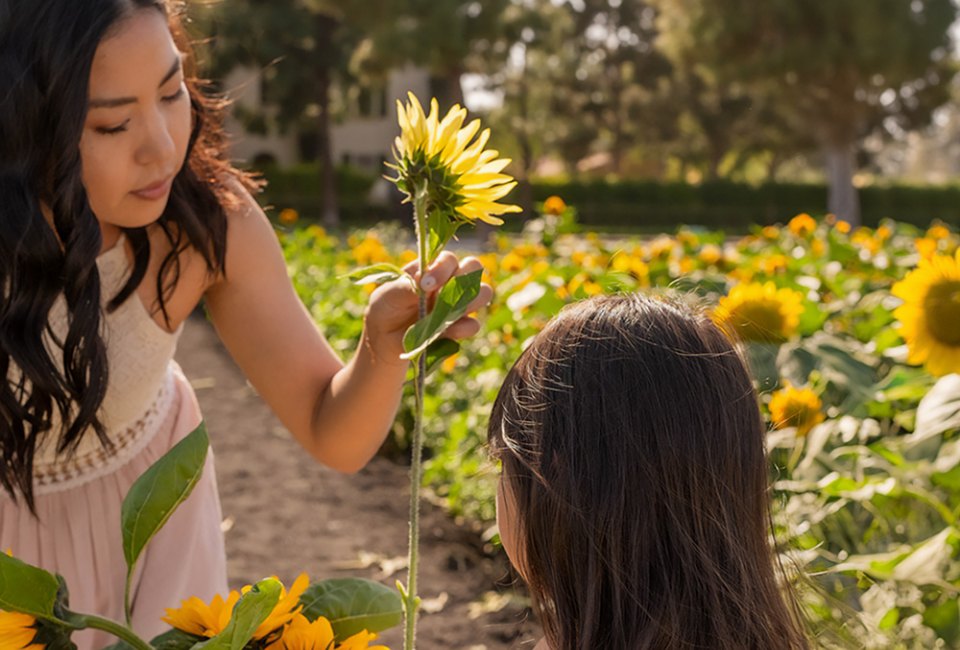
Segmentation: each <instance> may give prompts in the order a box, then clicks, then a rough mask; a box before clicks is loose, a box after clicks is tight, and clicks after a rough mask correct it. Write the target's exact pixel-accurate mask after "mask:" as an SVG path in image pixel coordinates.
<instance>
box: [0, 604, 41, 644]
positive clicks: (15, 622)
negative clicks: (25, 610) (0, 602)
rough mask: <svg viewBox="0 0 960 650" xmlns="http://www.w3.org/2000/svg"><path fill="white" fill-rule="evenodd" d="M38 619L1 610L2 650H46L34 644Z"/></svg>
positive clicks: (0, 632) (0, 636) (0, 641)
mask: <svg viewBox="0 0 960 650" xmlns="http://www.w3.org/2000/svg"><path fill="white" fill-rule="evenodd" d="M36 635H37V619H35V618H34V617H32V616H30V615H28V614H19V613H17V612H4V611H2V610H0V650H44V645H43V644H42V643H34V639H35V637H36Z"/></svg>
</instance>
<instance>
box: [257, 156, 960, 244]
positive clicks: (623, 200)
mask: <svg viewBox="0 0 960 650" xmlns="http://www.w3.org/2000/svg"><path fill="white" fill-rule="evenodd" d="M317 173H318V172H317V169H316V167H315V166H309V165H303V166H299V167H297V168H296V169H295V170H290V171H287V170H283V171H281V170H271V171H269V172H268V173H267V178H268V180H269V181H270V184H269V186H268V189H267V194H266V196H265V198H264V201H263V202H265V203H267V204H272V205H275V206H278V207H293V208H296V209H297V210H298V211H299V212H300V213H301V214H302V215H303V216H304V217H306V218H308V219H311V218H312V219H317V218H318V217H319V213H320V205H321V198H320V195H319V190H318V189H317V188H318V183H317V182H316V180H315V179H316V176H315V174H317ZM361 178H362V177H361ZM351 182H352V181H351ZM367 182H368V183H369V182H372V181H370V180H369V179H368V180H367ZM349 186H350V185H349V183H348V182H346V181H345V184H344V185H342V187H349ZM356 187H361V185H360V184H359V181H358V185H357V186H356ZM362 187H369V186H368V185H365V186H362ZM555 194H556V195H559V196H562V197H564V199H565V200H566V201H567V202H569V203H571V204H575V205H576V206H577V218H578V220H579V221H580V222H582V223H583V225H585V226H587V227H590V228H600V229H617V230H624V231H627V232H630V231H633V232H650V231H652V230H658V231H659V230H661V229H672V228H675V227H676V225H677V224H679V223H687V224H691V225H697V226H703V227H707V228H715V229H726V230H732V231H734V232H745V231H746V230H748V229H749V228H750V227H751V226H753V225H756V224H760V225H764V224H773V223H777V222H783V221H785V220H787V219H789V218H790V217H792V216H793V215H794V214H796V213H798V212H808V213H810V214H822V213H823V211H824V206H825V205H826V203H827V187H826V186H825V185H822V184H806V183H764V184H761V185H751V184H747V183H738V182H733V181H729V180H717V181H709V182H704V183H701V184H699V185H693V184H689V183H680V182H661V181H656V180H636V181H626V180H625V181H603V180H594V181H591V180H587V181H569V180H568V181H560V180H556V181H551V180H542V181H537V182H534V183H533V185H532V188H531V198H532V200H535V201H543V200H545V199H546V198H547V197H549V196H552V195H555ZM341 196H342V197H343V205H344V214H345V218H346V219H347V221H348V222H349V223H351V224H353V225H354V226H360V225H366V224H371V225H372V222H373V221H375V220H376V219H378V218H384V217H388V218H392V217H393V216H394V215H392V214H389V213H388V211H387V210H385V209H384V208H382V207H376V206H370V205H367V201H366V189H364V190H363V191H362V192H359V191H358V193H356V194H353V190H350V191H348V192H345V193H344V194H342V195H341ZM860 199H861V208H862V212H863V222H864V224H866V225H869V226H874V227H875V226H877V225H879V224H880V223H881V222H882V221H883V220H884V219H887V218H891V217H894V216H895V217H896V218H897V219H899V220H900V221H901V222H905V223H912V224H914V225H917V226H926V225H927V224H929V223H930V222H931V221H932V220H934V219H939V220H941V221H944V222H946V223H948V224H952V225H954V226H957V225H960V186H955V185H947V186H913V185H873V186H869V187H865V188H862V189H861V190H860ZM520 223H521V222H520V221H518V220H516V219H510V220H507V223H506V226H505V227H506V228H507V229H513V230H519V229H520V225H519V224H520Z"/></svg>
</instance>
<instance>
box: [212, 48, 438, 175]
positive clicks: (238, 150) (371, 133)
mask: <svg viewBox="0 0 960 650" xmlns="http://www.w3.org/2000/svg"><path fill="white" fill-rule="evenodd" d="M223 87H224V88H226V89H227V90H228V92H229V95H230V97H231V99H232V100H233V107H232V109H231V113H230V115H229V116H228V118H227V123H226V129H227V132H228V133H230V135H231V147H230V155H231V158H233V159H234V160H240V161H244V162H246V163H249V164H252V165H254V166H262V165H263V164H266V163H276V164H278V165H281V166H286V165H292V164H295V163H298V162H302V161H303V160H304V159H309V158H312V157H313V155H315V136H314V135H313V134H304V133H299V132H297V131H296V130H293V129H290V130H288V131H287V132H285V133H281V132H279V131H278V130H276V129H273V128H270V127H268V126H267V125H269V124H272V123H273V120H271V119H269V118H270V116H271V113H272V112H274V111H275V110H276V108H275V107H271V106H269V105H265V102H264V99H263V88H262V84H261V76H260V73H259V71H258V70H255V69H252V68H245V67H237V68H235V69H234V70H233V72H231V73H230V74H229V75H227V76H226V77H225V78H224V80H223ZM407 91H412V92H413V93H415V94H416V95H417V96H418V97H421V98H422V97H429V96H430V75H429V74H428V73H427V71H426V70H423V69H421V68H415V67H412V66H407V67H405V68H400V69H397V70H395V71H393V72H391V73H390V75H389V77H388V78H387V81H386V83H385V84H384V85H382V86H379V87H374V88H364V89H361V90H360V92H359V94H358V95H357V96H355V97H352V98H351V99H350V101H349V102H348V104H347V106H348V108H347V110H346V115H345V117H344V118H343V119H341V120H338V121H335V122H334V124H333V125H332V129H331V140H332V147H333V160H334V161H335V162H336V163H338V164H348V165H352V166H354V167H357V168H360V169H364V170H366V171H370V172H374V173H377V174H379V173H380V170H382V169H383V162H384V161H386V160H390V159H391V158H392V154H391V146H392V144H393V140H394V138H395V137H396V135H397V133H398V132H399V127H398V126H397V107H396V100H397V99H405V98H406V95H407ZM255 115H260V116H264V117H266V118H267V119H262V118H260V119H253V120H251V119H248V116H255ZM251 121H253V122H254V123H255V124H256V125H257V127H256V128H250V127H249V126H248V125H249V123H250V122H251Z"/></svg>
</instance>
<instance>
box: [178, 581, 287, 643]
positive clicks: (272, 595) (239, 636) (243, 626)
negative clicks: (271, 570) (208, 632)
mask: <svg viewBox="0 0 960 650" xmlns="http://www.w3.org/2000/svg"><path fill="white" fill-rule="evenodd" d="M280 589H281V584H280V581H279V580H277V579H276V578H266V579H264V580H261V581H260V582H258V583H257V584H255V585H253V588H252V589H250V591H248V592H247V593H245V594H244V595H243V596H242V597H241V598H240V600H239V601H237V604H236V606H234V608H233V615H232V616H231V617H230V622H229V623H228V624H227V627H225V628H224V630H223V632H221V633H220V634H218V635H217V636H215V637H213V638H212V639H209V640H207V641H202V642H200V643H197V644H196V645H194V646H193V650H242V648H243V647H244V646H245V645H247V642H248V641H249V640H250V639H252V638H253V633H254V632H256V631H257V628H258V627H260V624H261V623H263V622H264V621H265V620H267V617H268V616H270V614H271V612H273V608H274V607H276V606H277V603H278V602H280Z"/></svg>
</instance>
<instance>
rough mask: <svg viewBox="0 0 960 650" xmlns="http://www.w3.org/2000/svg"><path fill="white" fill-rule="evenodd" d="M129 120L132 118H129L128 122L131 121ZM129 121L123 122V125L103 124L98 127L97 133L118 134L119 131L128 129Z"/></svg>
mask: <svg viewBox="0 0 960 650" xmlns="http://www.w3.org/2000/svg"><path fill="white" fill-rule="evenodd" d="M129 121H130V120H127V122H129ZM127 122H124V123H123V124H121V125H119V126H111V127H107V126H101V127H97V133H102V134H103V135H115V134H117V133H123V132H124V131H126V130H127Z"/></svg>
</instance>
